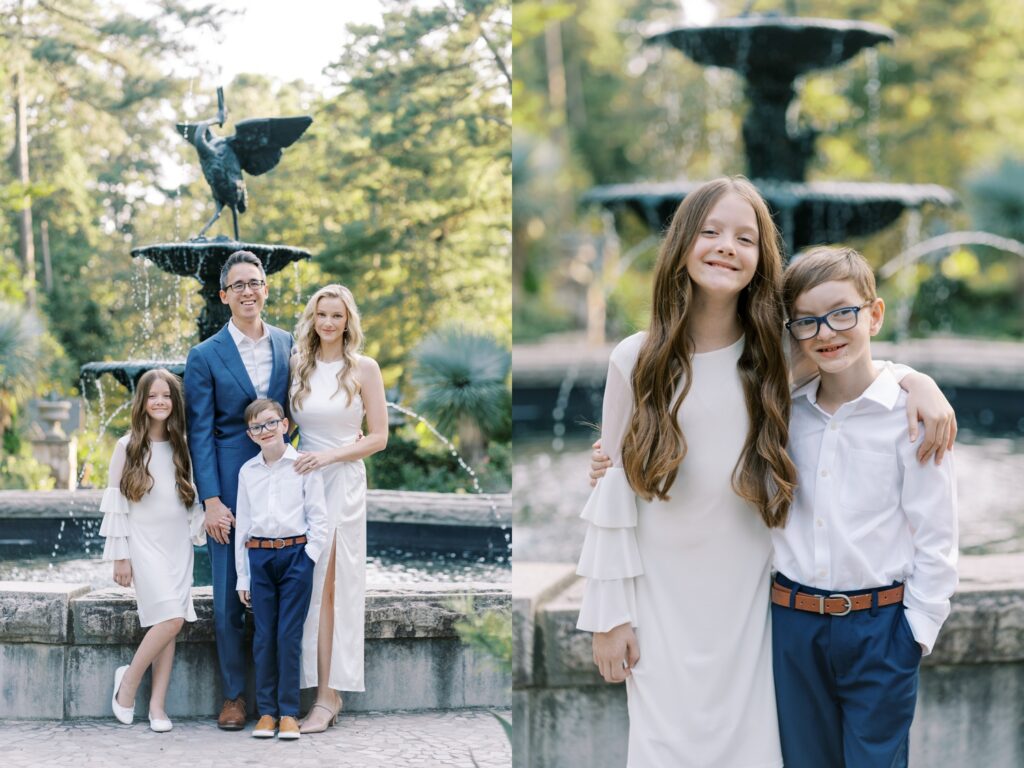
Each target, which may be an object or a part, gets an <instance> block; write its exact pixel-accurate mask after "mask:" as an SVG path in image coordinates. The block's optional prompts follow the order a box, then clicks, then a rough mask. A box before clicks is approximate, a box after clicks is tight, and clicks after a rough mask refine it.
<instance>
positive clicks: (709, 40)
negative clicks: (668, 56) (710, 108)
mask: <svg viewBox="0 0 1024 768" xmlns="http://www.w3.org/2000/svg"><path fill="white" fill-rule="evenodd" d="M895 39H896V33H895V32H893V31H892V30H891V29H889V28H887V27H884V26H882V25H881V24H872V23H869V22H862V21H849V20H845V19H816V18H802V17H796V16H771V15H750V16H740V17H737V18H733V19H723V20H721V21H717V22H715V23H714V24H710V25H706V26H698V25H694V24H683V25H678V26H671V27H662V28H660V29H656V30H655V31H653V32H652V33H651V34H649V35H648V36H647V41H648V42H649V43H661V44H667V45H671V46H672V47H673V48H676V49H678V50H680V51H682V52H683V53H685V54H686V55H687V56H689V57H690V58H691V59H693V60H694V61H696V62H697V63H698V64H703V65H705V66H713V67H726V68H728V69H734V70H736V71H738V72H739V73H740V74H742V75H743V76H744V77H746V78H747V79H748V81H751V82H755V83H756V82H779V83H791V82H792V81H793V80H795V79H796V78H797V77H798V76H799V75H802V74H804V73H805V72H809V71H811V70H814V69H830V68H833V67H836V66H838V65H839V64H841V63H843V62H844V61H846V60H847V59H850V58H853V57H854V56H856V55H857V54H858V53H859V52H860V51H862V50H863V49H865V48H871V47H873V46H875V45H878V44H879V43H883V42H892V41H893V40H895Z"/></svg>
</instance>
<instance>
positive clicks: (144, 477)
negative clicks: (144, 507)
mask: <svg viewBox="0 0 1024 768" xmlns="http://www.w3.org/2000/svg"><path fill="white" fill-rule="evenodd" d="M157 379H161V380H163V381H166V382H167V388H168V389H169V390H170V392H171V415H170V416H168V417H167V433H168V437H169V439H170V441H171V452H172V454H173V455H174V485H175V488H176V489H177V491H178V498H179V499H181V503H182V504H184V505H185V506H186V507H191V506H192V504H193V503H195V500H196V489H195V486H194V485H192V459H191V457H190V456H189V453H188V444H187V443H186V442H185V397H184V395H183V394H182V388H181V381H180V380H179V379H178V377H177V376H175V375H174V374H173V373H171V372H170V371H168V370H166V369H164V368H154V369H153V370H151V371H146V372H145V373H144V374H142V377H141V378H140V379H139V384H138V386H137V387H136V388H135V397H134V399H133V400H132V431H131V437H129V438H128V448H127V450H126V451H125V453H126V456H125V462H124V471H123V472H122V473H121V493H122V494H124V497H125V498H126V499H128V501H141V500H142V497H143V496H145V495H146V494H147V493H149V491H150V490H151V489H152V488H153V476H152V475H150V474H149V459H150V456H151V455H152V451H151V448H150V440H149V422H150V419H149V414H147V413H146V398H147V397H149V390H150V388H151V387H152V386H153V382H155V381H156V380H157Z"/></svg>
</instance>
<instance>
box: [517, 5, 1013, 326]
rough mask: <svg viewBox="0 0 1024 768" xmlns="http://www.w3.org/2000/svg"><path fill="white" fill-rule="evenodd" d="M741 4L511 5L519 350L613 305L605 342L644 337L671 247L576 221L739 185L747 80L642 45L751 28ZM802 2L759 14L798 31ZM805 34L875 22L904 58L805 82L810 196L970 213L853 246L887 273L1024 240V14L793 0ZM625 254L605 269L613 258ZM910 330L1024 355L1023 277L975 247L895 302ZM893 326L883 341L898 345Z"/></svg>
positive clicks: (889, 286) (878, 56)
mask: <svg viewBox="0 0 1024 768" xmlns="http://www.w3.org/2000/svg"><path fill="white" fill-rule="evenodd" d="M748 5H750V3H749V2H747V0H714V1H713V2H712V1H710V0H683V2H682V3H681V4H680V2H678V0H673V1H672V2H667V1H665V0H554V1H549V0H515V2H513V12H514V18H515V28H514V33H513V43H514V56H513V61H514V72H515V79H514V82H513V124H514V129H513V143H512V147H513V149H512V167H513V179H514V186H513V190H514V191H513V194H514V204H513V232H514V238H513V243H514V253H513V296H514V300H513V305H514V320H515V322H514V329H515V330H514V333H515V340H516V342H528V341H534V340H537V339H539V338H541V337H543V336H545V335H547V334H550V333H556V332H571V331H580V330H582V329H583V328H584V327H585V326H586V324H587V317H586V310H585V306H586V301H585V298H583V297H584V296H585V294H586V292H587V291H588V290H590V291H593V290H598V291H601V292H603V293H605V294H606V295H607V320H606V327H605V328H603V329H602V330H603V331H604V332H605V333H606V334H607V337H608V338H610V339H616V338H621V337H623V336H625V335H628V334H629V333H631V332H632V331H634V330H636V329H638V328H641V327H644V326H645V325H646V321H647V313H648V310H647V303H648V301H649V298H648V285H649V275H650V271H651V267H652V265H653V261H654V258H655V256H656V248H657V238H656V237H652V236H651V235H650V233H649V231H648V228H647V226H646V224H645V223H643V222H641V221H639V220H638V219H637V220H631V219H629V218H628V217H627V218H625V219H624V220H620V221H619V224H618V228H617V232H616V231H614V230H612V228H611V227H610V226H609V222H608V221H607V218H606V217H602V216H600V215H599V214H598V212H596V211H595V210H592V209H589V208H586V207H582V206H581V205H580V204H579V202H578V201H579V199H580V196H581V195H582V193H583V192H584V191H585V190H586V189H588V188H589V187H591V186H594V185H596V184H609V183H616V182H631V181H640V180H651V181H658V180H670V179H673V178H680V177H686V178H690V179H707V178H712V177H714V176H717V175H720V174H723V173H730V174H731V173H743V172H744V171H745V169H744V160H743V151H742V150H743V148H742V138H741V135H740V123H741V120H742V118H743V113H744V110H745V108H746V101H745V99H744V97H743V93H742V82H741V80H740V78H739V77H738V76H737V75H736V74H735V73H733V72H731V71H727V70H721V69H716V68H704V67H701V66H698V65H697V64H695V63H693V62H692V61H690V60H689V59H687V58H686V57H685V56H684V55H683V54H681V53H679V52H678V51H675V50H673V49H669V48H667V47H661V46H647V45H645V44H644V42H643V33H644V31H645V30H646V29H647V28H648V27H649V25H650V24H652V23H657V22H660V21H679V19H680V17H682V18H683V19H685V20H689V21H694V20H701V19H709V18H711V17H718V18H726V17H731V16H736V15H738V14H740V13H741V12H742V11H743V10H744V9H745V7H746V6H748ZM792 5H793V3H791V2H783V1H782V0H777V1H776V2H757V3H755V4H754V11H755V12H757V13H770V12H775V13H780V14H786V12H787V10H788V9H789V7H790V6H792ZM795 5H796V11H797V13H798V14H799V15H801V16H809V17H825V18H836V19H856V20H861V21H869V22H877V23H880V24H883V25H885V26H888V27H890V28H891V29H893V30H894V31H895V32H896V33H897V34H898V39H897V40H896V42H895V43H893V44H891V45H881V46H879V47H878V48H877V49H875V50H873V51H867V52H865V53H862V54H860V55H859V56H857V57H856V58H854V59H853V60H852V61H850V62H848V63H847V64H845V65H843V66H841V67H840V68H838V69H834V70H830V71H828V72H821V73H811V74H809V75H808V76H806V77H803V78H801V79H800V80H799V81H798V82H797V93H798V97H797V100H796V102H795V106H794V109H793V113H792V114H791V115H789V117H790V118H791V119H792V120H794V121H795V122H796V123H800V124H810V125H812V126H814V127H815V128H817V129H819V130H821V131H822V135H821V136H820V138H819V139H818V142H817V153H816V155H815V157H814V159H813V160H812V163H811V166H810V169H809V173H808V180H844V181H871V180H876V181H886V182H901V183H902V182H906V183H937V184H941V185H944V186H947V187H949V188H951V189H952V190H953V191H955V192H956V194H957V195H958V197H959V198H960V201H961V205H960V206H959V207H957V208H956V209H954V210H934V209H925V211H924V212H923V214H922V215H921V216H920V217H914V216H912V215H909V214H904V218H903V220H902V224H896V225H894V226H892V227H890V228H889V229H887V230H885V231H883V232H882V233H880V234H878V235H875V236H872V237H869V238H862V239H859V240H856V241H852V242H851V243H850V244H851V245H854V246H855V247H857V248H859V249H860V250H861V251H862V252H863V253H864V254H865V256H867V257H868V259H869V260H870V261H871V262H872V264H874V265H875V266H876V267H879V266H881V265H882V264H884V263H885V262H887V261H889V260H890V259H892V258H893V257H895V256H897V255H898V254H899V253H901V252H902V251H903V250H904V249H905V248H906V247H907V246H908V245H910V244H912V243H914V242H918V241H922V240H925V239H927V238H929V237H932V236H935V235H938V234H941V233H943V232H949V231H954V230H985V231H988V232H991V233H994V234H997V235H1001V236H1004V237H1010V238H1015V239H1018V240H1024V129H1022V127H1021V126H1022V125H1024V99H1021V88H1022V84H1024V42H1022V41H1024V2H1022V1H1021V0H1009V2H1002V1H1000V0H953V1H951V2H944V3H935V2H930V1H929V0H881V1H879V0H875V1H873V2H863V1H861V0H834V1H833V0H829V2H824V1H822V0H799V2H796V4H795ZM607 246H610V248H611V250H614V251H615V253H616V254H617V259H616V262H617V263H616V264H614V265H611V266H610V265H609V263H608V260H607V259H601V258H600V257H599V252H600V251H601V249H602V248H603V247H607ZM881 291H882V295H883V297H885V298H886V299H887V301H888V303H889V304H890V306H891V307H893V306H900V305H903V304H906V310H907V311H904V312H901V314H903V315H907V317H906V320H905V325H904V330H905V331H906V332H908V333H909V335H911V336H927V335H931V334H935V333H942V334H957V335H965V336H984V337H988V338H1011V339H1020V338H1022V337H1024V260H1022V259H1021V258H1020V257H1019V256H1016V255H1012V254H1007V253H1004V252H1001V251H998V250H995V249H992V248H988V247H983V246H969V247H967V246H965V247H962V248H957V249H953V250H949V251H946V252H944V253H942V254H940V258H936V259H933V260H926V261H924V262H922V263H920V264H919V265H918V266H917V267H916V268H914V269H911V270H909V271H908V274H905V275H903V276H902V277H901V278H898V279H893V280H890V281H888V282H887V283H884V284H883V285H882V286H881ZM896 328H897V323H892V322H890V323H887V328H886V331H885V333H887V334H888V335H889V336H891V335H892V334H893V333H894V332H896Z"/></svg>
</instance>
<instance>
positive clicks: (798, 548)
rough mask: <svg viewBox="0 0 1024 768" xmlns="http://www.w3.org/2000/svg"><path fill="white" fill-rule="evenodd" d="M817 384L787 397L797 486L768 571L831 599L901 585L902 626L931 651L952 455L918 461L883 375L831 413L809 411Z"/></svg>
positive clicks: (950, 530)
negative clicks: (903, 586) (937, 463)
mask: <svg viewBox="0 0 1024 768" xmlns="http://www.w3.org/2000/svg"><path fill="white" fill-rule="evenodd" d="M820 382H821V379H820V378H818V377H815V378H814V379H812V380H811V381H810V382H808V383H807V384H805V385H804V386H802V387H800V388H799V389H797V390H796V391H795V392H793V411H792V414H791V416H790V422H789V447H788V449H787V450H788V451H789V455H790V456H791V457H792V458H793V461H794V463H795V464H796V468H797V477H798V484H797V489H796V495H795V497H794V501H793V506H792V507H791V508H790V512H789V519H788V521H787V523H786V527H785V528H783V529H778V528H774V529H772V540H773V543H774V545H775V568H776V570H777V571H779V572H781V573H783V574H784V575H786V576H787V577H788V578H790V579H792V580H793V581H795V582H798V583H800V584H805V585H807V586H809V587H815V588H817V589H827V590H830V591H834V592H843V591H844V590H848V591H852V590H856V589H869V588H873V587H882V586H888V585H889V584H891V583H892V582H894V581H904V582H905V584H906V591H905V592H904V597H903V603H904V605H905V606H906V609H907V621H908V622H909V624H910V627H911V630H912V631H913V633H914V638H915V639H916V640H917V641H918V642H919V643H922V644H923V645H924V646H925V648H926V650H925V653H930V652H931V649H932V645H933V644H934V643H935V638H936V636H937V635H938V633H939V628H940V627H941V626H942V623H943V622H944V621H945V620H946V617H947V616H948V615H949V598H950V596H951V595H952V594H953V592H954V590H955V589H956V586H957V572H956V562H957V518H956V475H955V472H954V466H953V454H952V453H951V452H950V453H946V455H945V457H944V458H943V460H942V464H941V465H940V466H935V463H934V462H933V461H929V462H927V463H926V464H924V465H922V464H920V463H919V462H918V460H917V448H918V445H919V443H920V441H921V440H923V439H924V435H923V434H921V435H920V436H919V437H918V441H917V443H916V444H915V443H911V442H910V439H909V437H908V432H907V429H908V427H907V412H906V400H907V394H906V392H904V391H903V390H902V389H900V386H899V383H898V382H897V379H896V377H895V376H894V375H893V371H892V370H891V369H890V368H888V367H885V368H883V369H882V371H881V372H880V373H879V375H878V376H877V378H876V379H875V380H874V382H873V383H872V384H871V386H869V387H868V388H867V389H866V390H865V391H864V393H863V394H862V395H861V396H860V397H858V398H857V399H856V400H852V401H850V402H848V403H844V404H843V405H842V406H840V407H839V408H838V409H837V410H836V412H835V413H834V414H829V413H826V412H825V411H824V410H822V409H821V407H820V406H819V405H818V404H817V395H818V385H819V384H820ZM922 433H923V430H922Z"/></svg>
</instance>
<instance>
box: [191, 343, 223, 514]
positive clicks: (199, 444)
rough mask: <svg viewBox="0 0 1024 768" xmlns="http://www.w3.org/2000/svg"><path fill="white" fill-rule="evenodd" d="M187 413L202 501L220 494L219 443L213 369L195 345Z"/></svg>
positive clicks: (192, 354)
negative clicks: (211, 369) (215, 427)
mask: <svg viewBox="0 0 1024 768" xmlns="http://www.w3.org/2000/svg"><path fill="white" fill-rule="evenodd" d="M184 384H185V413H186V414H187V416H188V451H189V453H190V454H191V455H192V473H193V475H194V477H195V481H196V489H197V490H198V491H199V498H200V500H202V501H205V500H206V499H210V498H213V497H214V496H217V497H220V495H221V489H220V474H219V472H218V471H217V447H216V443H215V442H214V439H213V429H214V404H213V373H212V372H211V371H210V365H209V363H208V362H207V360H206V358H205V355H203V354H202V353H201V352H200V351H199V350H198V349H196V348H195V347H193V348H192V349H191V350H189V353H188V360H187V361H186V362H185V379H184Z"/></svg>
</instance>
